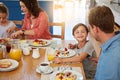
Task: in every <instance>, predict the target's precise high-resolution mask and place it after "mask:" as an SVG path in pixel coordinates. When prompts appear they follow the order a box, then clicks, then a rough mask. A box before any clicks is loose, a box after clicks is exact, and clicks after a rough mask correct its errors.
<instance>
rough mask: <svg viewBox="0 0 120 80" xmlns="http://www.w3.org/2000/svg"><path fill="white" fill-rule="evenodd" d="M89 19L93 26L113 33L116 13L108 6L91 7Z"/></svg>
mask: <svg viewBox="0 0 120 80" xmlns="http://www.w3.org/2000/svg"><path fill="white" fill-rule="evenodd" d="M88 21H89V24H90V25H91V27H93V25H95V26H96V27H99V28H100V29H101V30H102V31H104V32H105V33H111V32H113V31H114V15H113V13H112V11H111V10H110V8H109V7H107V6H97V7H95V8H93V9H91V10H90V13H89V16H88Z"/></svg>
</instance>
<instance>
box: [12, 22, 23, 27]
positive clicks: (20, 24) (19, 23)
mask: <svg viewBox="0 0 120 80" xmlns="http://www.w3.org/2000/svg"><path fill="white" fill-rule="evenodd" d="M13 22H14V23H15V24H16V25H17V26H18V27H22V25H23V21H22V20H13Z"/></svg>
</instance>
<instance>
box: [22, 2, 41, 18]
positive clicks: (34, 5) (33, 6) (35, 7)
mask: <svg viewBox="0 0 120 80" xmlns="http://www.w3.org/2000/svg"><path fill="white" fill-rule="evenodd" d="M20 1H21V2H23V3H24V4H25V6H26V7H27V9H28V10H29V12H30V13H31V14H32V15H33V16H35V18H36V17H38V16H39V12H41V11H43V9H42V8H40V6H39V4H38V2H37V0H20Z"/></svg>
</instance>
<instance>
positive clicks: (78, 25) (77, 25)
mask: <svg viewBox="0 0 120 80" xmlns="http://www.w3.org/2000/svg"><path fill="white" fill-rule="evenodd" d="M80 26H83V27H85V29H86V32H87V33H88V32H89V30H88V28H87V26H86V25H85V24H82V23H78V24H76V25H75V26H74V28H73V30H72V35H74V32H75V30H76V29H77V28H78V27H80Z"/></svg>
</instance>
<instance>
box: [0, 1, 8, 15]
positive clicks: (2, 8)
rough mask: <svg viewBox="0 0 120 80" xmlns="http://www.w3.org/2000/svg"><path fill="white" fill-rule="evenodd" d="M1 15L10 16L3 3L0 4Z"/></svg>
mask: <svg viewBox="0 0 120 80" xmlns="http://www.w3.org/2000/svg"><path fill="white" fill-rule="evenodd" d="M0 13H6V14H7V15H8V14H9V13H8V8H7V7H6V6H5V5H4V4H3V3H0Z"/></svg>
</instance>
